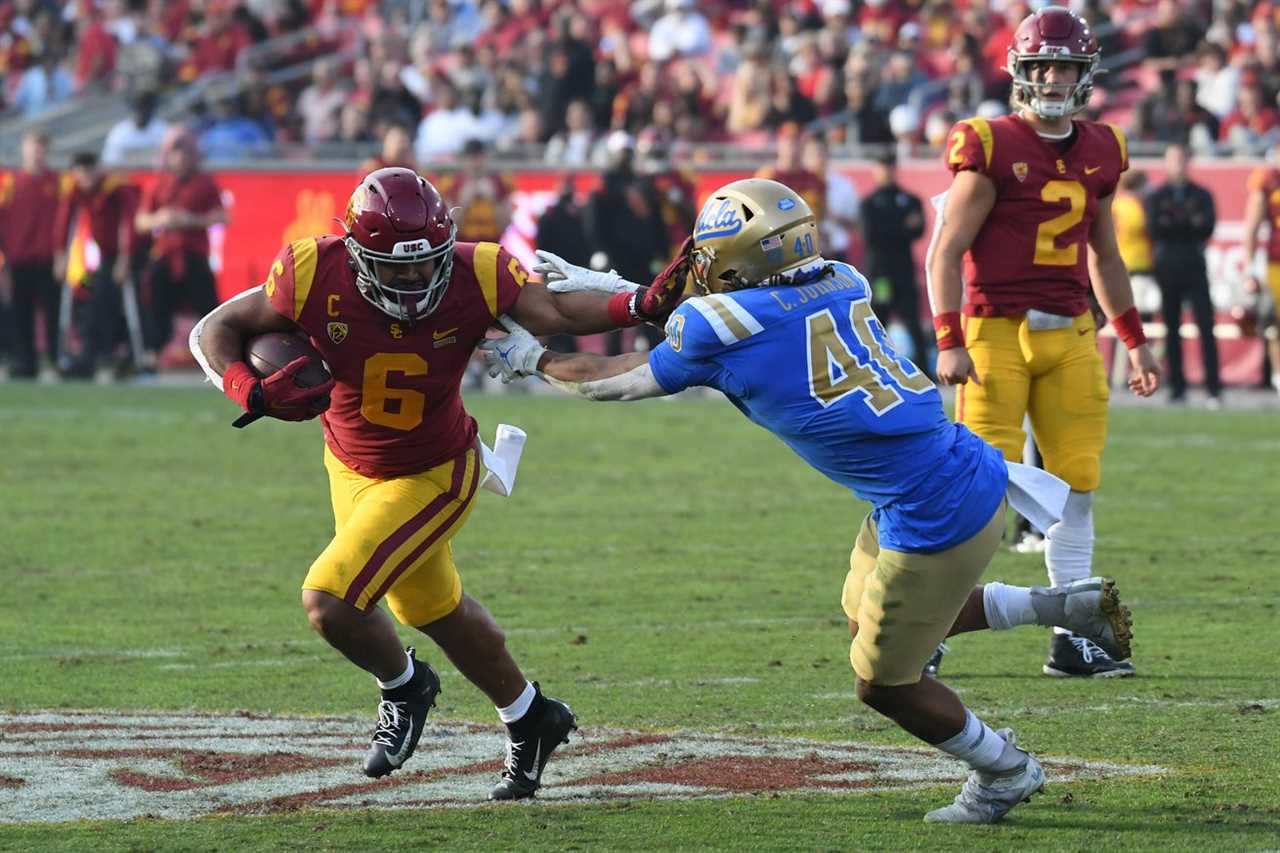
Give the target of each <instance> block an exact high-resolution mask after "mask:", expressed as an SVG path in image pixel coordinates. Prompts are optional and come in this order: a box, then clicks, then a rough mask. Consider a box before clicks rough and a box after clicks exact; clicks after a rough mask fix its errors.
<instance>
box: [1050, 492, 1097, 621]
mask: <svg viewBox="0 0 1280 853" xmlns="http://www.w3.org/2000/svg"><path fill="white" fill-rule="evenodd" d="M1044 565H1045V568H1046V569H1048V570H1049V585H1050V586H1065V585H1066V584H1069V583H1071V582H1072V581H1079V580H1084V579H1085V578H1087V577H1089V576H1090V575H1091V574H1093V492H1077V491H1075V490H1074V489H1073V490H1072V491H1071V493H1070V494H1068V495H1067V504H1066V506H1065V507H1063V510H1062V520H1061V521H1058V522H1055V523H1054V524H1053V525H1052V526H1050V527H1049V531H1048V533H1047V534H1046V535H1045V549H1044ZM1054 633H1057V634H1065V633H1068V632H1067V631H1066V630H1064V629H1062V628H1055V629H1054Z"/></svg>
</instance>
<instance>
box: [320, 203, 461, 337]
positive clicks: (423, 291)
mask: <svg viewBox="0 0 1280 853" xmlns="http://www.w3.org/2000/svg"><path fill="white" fill-rule="evenodd" d="M457 232H458V229H457V227H456V226H451V227H450V230H449V237H448V239H447V240H445V241H444V242H443V243H441V244H440V245H439V246H434V247H433V246H432V245H431V244H430V243H429V242H428V241H426V240H405V241H403V242H400V243H396V244H395V247H394V249H392V251H391V252H390V253H386V252H377V251H374V250H373V249H369V248H367V247H365V246H362V245H360V243H359V242H358V241H357V240H356V239H355V237H353V236H351V235H350V234H348V235H347V236H346V238H344V240H343V242H344V243H345V245H346V247H347V251H348V252H350V254H351V258H352V260H353V261H354V262H355V267H356V287H357V289H359V291H360V295H362V296H363V297H364V298H365V299H367V300H369V302H370V303H372V304H373V305H374V306H375V307H377V308H378V309H379V310H381V311H382V312H383V313H385V314H387V315H389V316H391V317H393V318H394V319H396V320H406V321H409V322H412V321H414V320H421V319H423V318H425V317H428V316H430V315H431V313H432V312H434V311H435V310H436V308H438V307H439V306H440V302H441V300H443V299H444V295H445V291H446V290H447V289H448V287H449V278H450V276H451V275H452V273H453V244H454V242H455V240H456V238H457ZM428 261H434V262H435V270H434V271H433V272H432V274H431V279H430V280H429V281H427V282H425V283H424V284H422V286H420V287H398V286H396V281H397V278H396V277H392V279H391V281H390V282H388V283H386V284H384V283H383V282H382V279H381V278H380V277H379V272H382V271H388V270H392V269H397V268H405V267H409V266H411V265H414V264H422V263H426V262H428Z"/></svg>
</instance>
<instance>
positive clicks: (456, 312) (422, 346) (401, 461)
mask: <svg viewBox="0 0 1280 853" xmlns="http://www.w3.org/2000/svg"><path fill="white" fill-rule="evenodd" d="M526 278H527V274H526V273H525V271H524V269H523V268H522V267H521V266H520V262H519V261H517V260H516V259H515V258H514V257H512V256H511V255H510V254H509V253H508V252H507V251H506V250H505V249H502V248H501V247H500V246H498V244H497V243H458V244H456V246H455V247H454V250H453V274H452V275H451V277H450V279H449V287H448V290H447V291H446V292H445V295H444V299H443V300H442V301H441V302H440V306H439V307H438V308H437V309H436V310H435V311H434V312H433V313H432V314H431V315H430V316H428V317H425V318H423V319H421V320H417V321H414V322H408V321H406V320H396V319H393V318H392V317H390V316H388V315H387V314H384V313H383V312H382V311H380V310H379V309H377V308H376V307H374V306H373V305H372V304H371V303H370V302H369V301H368V300H366V299H365V298H364V297H363V296H362V295H361V294H360V291H359V290H357V289H356V274H355V270H354V269H353V268H352V266H351V264H350V263H348V253H347V249H346V247H345V246H344V245H343V243H342V238H340V237H334V236H324V237H308V238H306V239H303V240H296V241H294V242H293V243H290V244H289V245H288V246H286V247H285V248H283V249H282V250H281V251H280V253H279V254H278V255H277V256H276V259H275V262H274V263H273V264H272V265H271V273H270V275H269V276H268V277H267V282H266V284H265V285H264V288H265V291H266V294H267V298H268V299H269V300H270V301H271V305H272V306H273V307H274V308H275V309H276V310H277V311H279V312H280V313H281V314H282V315H284V316H285V317H288V318H289V319H291V320H293V321H294V322H295V323H297V324H298V325H299V326H300V327H302V329H304V330H305V331H306V333H307V334H308V335H309V336H310V337H311V343H312V344H313V345H314V346H315V347H316V349H318V350H319V351H320V354H321V355H323V356H324V360H325V362H326V363H327V364H328V365H329V369H330V371H331V372H332V373H333V378H334V381H335V384H334V388H333V392H332V393H331V394H330V400H331V402H330V405H329V410H328V411H327V412H325V413H324V414H323V415H322V416H321V421H322V423H323V425H324V437H325V443H326V444H327V445H328V446H329V449H330V450H331V451H332V452H333V455H334V456H336V457H337V458H338V459H339V460H340V461H341V462H342V463H343V464H344V465H346V466H347V467H348V468H350V469H351V470H353V471H355V472H357V473H358V474H362V475H364V476H366V477H373V478H390V477H399V476H404V475H408V474H415V473H418V472H421V471H425V470H427V469H428V468H432V467H435V466H436V465H439V464H441V463H443V462H446V461H448V460H450V459H453V458H455V457H457V456H458V455H459V454H462V453H464V452H465V451H466V450H468V449H469V448H471V447H473V446H474V444H475V440H476V422H475V419H474V418H472V417H471V416H470V415H469V414H467V411H466V409H465V408H463V405H462V394H461V388H460V386H461V383H462V376H463V373H464V371H465V370H466V367H467V363H468V362H469V361H470V359H471V353H472V351H473V350H474V349H475V346H476V344H478V343H479V342H480V341H481V340H483V338H484V336H485V332H486V330H487V329H488V328H489V326H490V325H491V324H492V323H493V321H494V318H496V317H498V316H499V315H500V314H503V313H504V312H506V311H508V310H509V309H510V308H511V306H512V305H514V304H515V302H516V299H517V298H518V297H519V295H520V288H521V287H523V286H524V283H525V280H526Z"/></svg>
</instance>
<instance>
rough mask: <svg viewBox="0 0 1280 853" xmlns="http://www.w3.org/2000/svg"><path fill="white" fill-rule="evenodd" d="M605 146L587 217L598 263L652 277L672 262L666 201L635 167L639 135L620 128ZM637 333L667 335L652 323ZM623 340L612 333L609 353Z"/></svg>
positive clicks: (630, 277) (631, 275)
mask: <svg viewBox="0 0 1280 853" xmlns="http://www.w3.org/2000/svg"><path fill="white" fill-rule="evenodd" d="M605 150H606V151H608V153H609V166H608V168H606V169H605V171H604V173H603V174H601V176H600V187H599V189H597V190H596V191H595V192H593V193H592V194H591V196H590V197H589V198H588V199H587V205H586V209H585V217H584V218H585V223H586V228H587V240H588V242H589V243H590V245H591V249H592V250H593V252H600V253H603V256H602V257H599V258H597V259H596V260H598V261H599V263H598V264H592V266H593V267H596V268H599V269H610V268H612V269H615V270H617V271H618V275H620V276H622V277H623V278H624V279H626V280H627V281H648V280H649V279H651V278H653V276H654V274H655V273H657V272H658V271H660V270H661V269H662V268H663V267H664V266H665V265H666V262H667V254H668V251H669V250H670V248H671V247H670V246H669V245H668V242H667V228H666V225H665V224H664V223H663V221H662V201H661V199H659V198H658V193H657V190H656V189H655V188H654V186H653V182H652V181H650V180H649V179H648V178H647V177H645V176H643V175H641V174H639V173H638V172H637V171H636V169H635V140H634V139H632V138H631V137H630V136H629V135H628V134H627V133H625V132H624V131H620V130H615V131H614V132H613V133H611V134H610V135H609V137H608V138H607V139H606V141H605ZM636 333H637V334H640V335H645V336H648V335H653V338H652V339H651V343H653V344H654V345H656V344H657V341H659V340H661V338H662V335H661V332H660V330H658V329H656V328H651V327H649V326H647V325H645V326H641V327H639V328H637V330H636ZM621 343H622V335H621V333H620V332H609V333H608V337H607V338H606V349H607V353H608V354H609V355H617V354H618V353H620V352H621V351H622V350H621Z"/></svg>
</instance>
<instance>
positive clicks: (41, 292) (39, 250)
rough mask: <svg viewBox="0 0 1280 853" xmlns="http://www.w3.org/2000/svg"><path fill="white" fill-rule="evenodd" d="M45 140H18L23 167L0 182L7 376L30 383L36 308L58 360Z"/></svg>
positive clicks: (48, 349) (55, 193)
mask: <svg viewBox="0 0 1280 853" xmlns="http://www.w3.org/2000/svg"><path fill="white" fill-rule="evenodd" d="M48 152H49V139H48V137H47V136H45V135H44V134H43V133H41V132H39V131H34V132H32V133H28V134H27V135H26V136H25V137H23V139H22V168H21V169H19V170H18V171H15V172H10V173H9V174H6V175H4V176H3V177H2V178H0V252H3V254H4V261H5V273H6V276H5V277H6V278H7V280H8V287H7V289H9V290H10V291H11V296H10V300H9V308H10V311H11V312H12V316H11V323H12V328H11V330H10V334H9V335H4V336H2V337H11V338H12V342H13V343H12V352H11V356H10V357H11V363H10V369H9V375H10V376H11V377H13V378H15V379H34V378H35V376H36V370H37V367H38V364H37V360H36V309H37V306H38V307H39V310H40V313H41V314H42V315H43V322H44V354H45V357H46V359H47V361H48V362H49V363H50V364H51V365H56V364H57V362H58V296H59V291H58V284H57V282H56V281H55V280H54V277H53V256H54V227H53V226H54V213H55V212H56V211H57V209H58V198H59V195H60V187H59V178H58V173H57V172H55V171H53V170H52V169H50V168H49V167H48V164H47V163H46V157H47V156H48Z"/></svg>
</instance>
